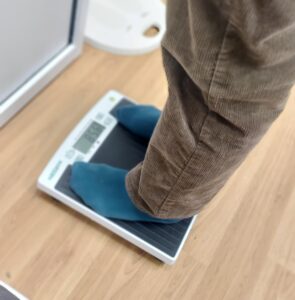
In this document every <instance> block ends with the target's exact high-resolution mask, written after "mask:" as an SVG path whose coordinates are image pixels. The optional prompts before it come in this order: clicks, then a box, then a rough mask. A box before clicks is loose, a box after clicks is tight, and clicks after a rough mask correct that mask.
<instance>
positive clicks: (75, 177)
mask: <svg viewBox="0 0 295 300" xmlns="http://www.w3.org/2000/svg"><path fill="white" fill-rule="evenodd" d="M127 173H128V171H126V170H122V169H118V168H113V167H110V166H108V165H104V164H92V163H83V162H76V163H75V164H74V165H73V166H72V174H71V178H70V187H71V189H72V190H73V191H74V192H75V193H76V194H77V195H78V196H79V197H80V198H81V199H82V200H83V202H84V203H85V204H86V205H88V206H89V207H91V208H92V209H93V210H94V211H96V212H97V213H99V214H100V215H103V216H105V217H108V218H114V219H121V220H127V221H145V222H159V223H175V222H178V221H180V220H177V219H159V218H155V217H152V216H150V215H148V214H146V213H144V212H142V211H141V210H139V209H138V208H137V207H136V206H135V205H134V204H133V202H132V201H131V199H130V198H129V195H128V193H127V191H126V188H125V178H126V175H127Z"/></svg>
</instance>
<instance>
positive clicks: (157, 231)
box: [38, 91, 196, 264]
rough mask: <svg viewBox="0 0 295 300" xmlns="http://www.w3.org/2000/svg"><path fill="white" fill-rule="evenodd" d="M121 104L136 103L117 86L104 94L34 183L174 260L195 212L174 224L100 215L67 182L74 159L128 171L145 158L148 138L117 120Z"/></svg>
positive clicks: (150, 250)
mask: <svg viewBox="0 0 295 300" xmlns="http://www.w3.org/2000/svg"><path fill="white" fill-rule="evenodd" d="M124 105H135V102H134V101H133V100H130V99H128V98H127V97H125V96H123V95H121V94H120V93H118V92H116V91H109V92H108V93H107V94H106V95H105V96H103V97H102V98H101V99H100V100H99V101H98V102H97V104H96V105H94V107H93V108H92V109H91V110H90V111H89V112H88V113H87V114H86V115H85V116H84V117H83V118H82V120H81V121H80V122H79V123H78V124H77V126H76V127H75V128H74V129H73V130H72V132H71V133H70V134H69V136H68V137H67V138H66V139H65V141H64V142H63V143H62V145H61V146H60V148H59V149H58V150H57V152H56V153H55V154H54V156H53V157H52V159H51V160H50V161H49V163H48V165H47V166H46V168H45V170H44V171H43V173H42V174H41V176H40V177H39V179H38V188H39V189H40V190H42V191H44V192H45V193H47V194H49V195H50V196H52V197H53V198H55V199H56V200H58V201H60V202H62V203H64V204H65V205H67V206H69V207H71V208H72V209H74V210H76V211H78V212H79V213H81V214H82V215H84V216H86V217H88V218H90V219H91V220H93V221H94V222H96V223H98V224H100V225H102V226H104V227H106V228H107V229H109V230H111V231H112V232H114V233H116V234H117V235H119V236H121V237H122V238H124V239H126V240H128V241H129V242H130V243H132V244H134V245H136V246H138V247H139V248H141V249H143V250H144V251H146V252H148V253H149V254H151V255H153V256H155V257H156V258H158V259H159V260H161V261H163V262H164V263H167V264H173V263H174V262H175V261H176V259H177V257H178V256H179V253H180V251H181V249H182V247H183V245H184V242H185V240H186V239H187V236H188V234H189V232H190V230H191V227H192V225H193V223H194V221H195V218H196V217H192V218H188V219H184V220H181V221H180V222H178V223H174V224H159V223H155V222H133V221H132V222H131V221H122V220H117V219H111V218H105V217H103V216H102V215H100V214H98V213H96V212H95V211H93V210H92V209H91V208H90V207H88V206H86V205H85V204H84V203H83V201H81V199H80V198H79V197H78V196H77V195H76V194H75V193H73V192H72V190H71V189H70V187H69V178H70V175H71V166H72V164H73V163H74V162H76V161H84V162H91V163H104V164H108V165H111V166H114V167H118V168H121V169H126V170H130V169H132V168H133V167H134V166H136V165H137V164H138V163H139V162H141V161H142V160H143V159H144V156H145V152H146V149H147V144H148V141H147V140H145V139H142V138H140V137H138V136H136V135H134V134H132V133H130V132H129V131H128V130H127V129H125V128H124V127H123V126H122V125H120V124H119V123H118V121H117V120H116V117H115V116H116V110H117V109H118V108H119V107H122V106H124ZM110 201H111V199H110Z"/></svg>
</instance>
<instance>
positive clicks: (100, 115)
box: [96, 112, 104, 121]
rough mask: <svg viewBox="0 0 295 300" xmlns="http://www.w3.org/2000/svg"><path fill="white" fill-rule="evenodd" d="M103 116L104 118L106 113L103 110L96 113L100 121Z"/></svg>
mask: <svg viewBox="0 0 295 300" xmlns="http://www.w3.org/2000/svg"><path fill="white" fill-rule="evenodd" d="M103 118H104V113H102V112H99V113H98V114H97V115H96V119H97V120H98V121H101V120H102V119H103Z"/></svg>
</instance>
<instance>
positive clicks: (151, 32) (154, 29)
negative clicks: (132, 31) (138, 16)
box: [143, 25, 160, 37]
mask: <svg viewBox="0 0 295 300" xmlns="http://www.w3.org/2000/svg"><path fill="white" fill-rule="evenodd" d="M159 32H160V28H159V27H158V26H157V25H151V26H150V27H148V28H147V29H146V30H145V31H144V32H143V35H144V36H146V37H155V36H156V35H157V34H158V33H159Z"/></svg>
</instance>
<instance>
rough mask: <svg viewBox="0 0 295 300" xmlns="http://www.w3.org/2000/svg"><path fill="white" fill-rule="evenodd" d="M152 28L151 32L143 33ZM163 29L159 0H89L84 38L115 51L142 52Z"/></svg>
mask: <svg viewBox="0 0 295 300" xmlns="http://www.w3.org/2000/svg"><path fill="white" fill-rule="evenodd" d="M149 28H153V29H154V30H153V31H154V34H150V35H147V34H145V33H146V31H147V30H148V29H149ZM165 30H166V6H165V5H164V3H163V2H162V0H90V2H89V10H88V16H87V24H86V31H85V36H86V41H87V42H88V43H89V44H91V45H92V46H94V47H97V48H100V49H103V50H106V51H109V52H112V53H115V54H125V55H134V54H143V53H146V52H149V51H152V50H154V49H156V48H158V47H159V46H160V43H161V40H162V38H163V35H164V33H165Z"/></svg>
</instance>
